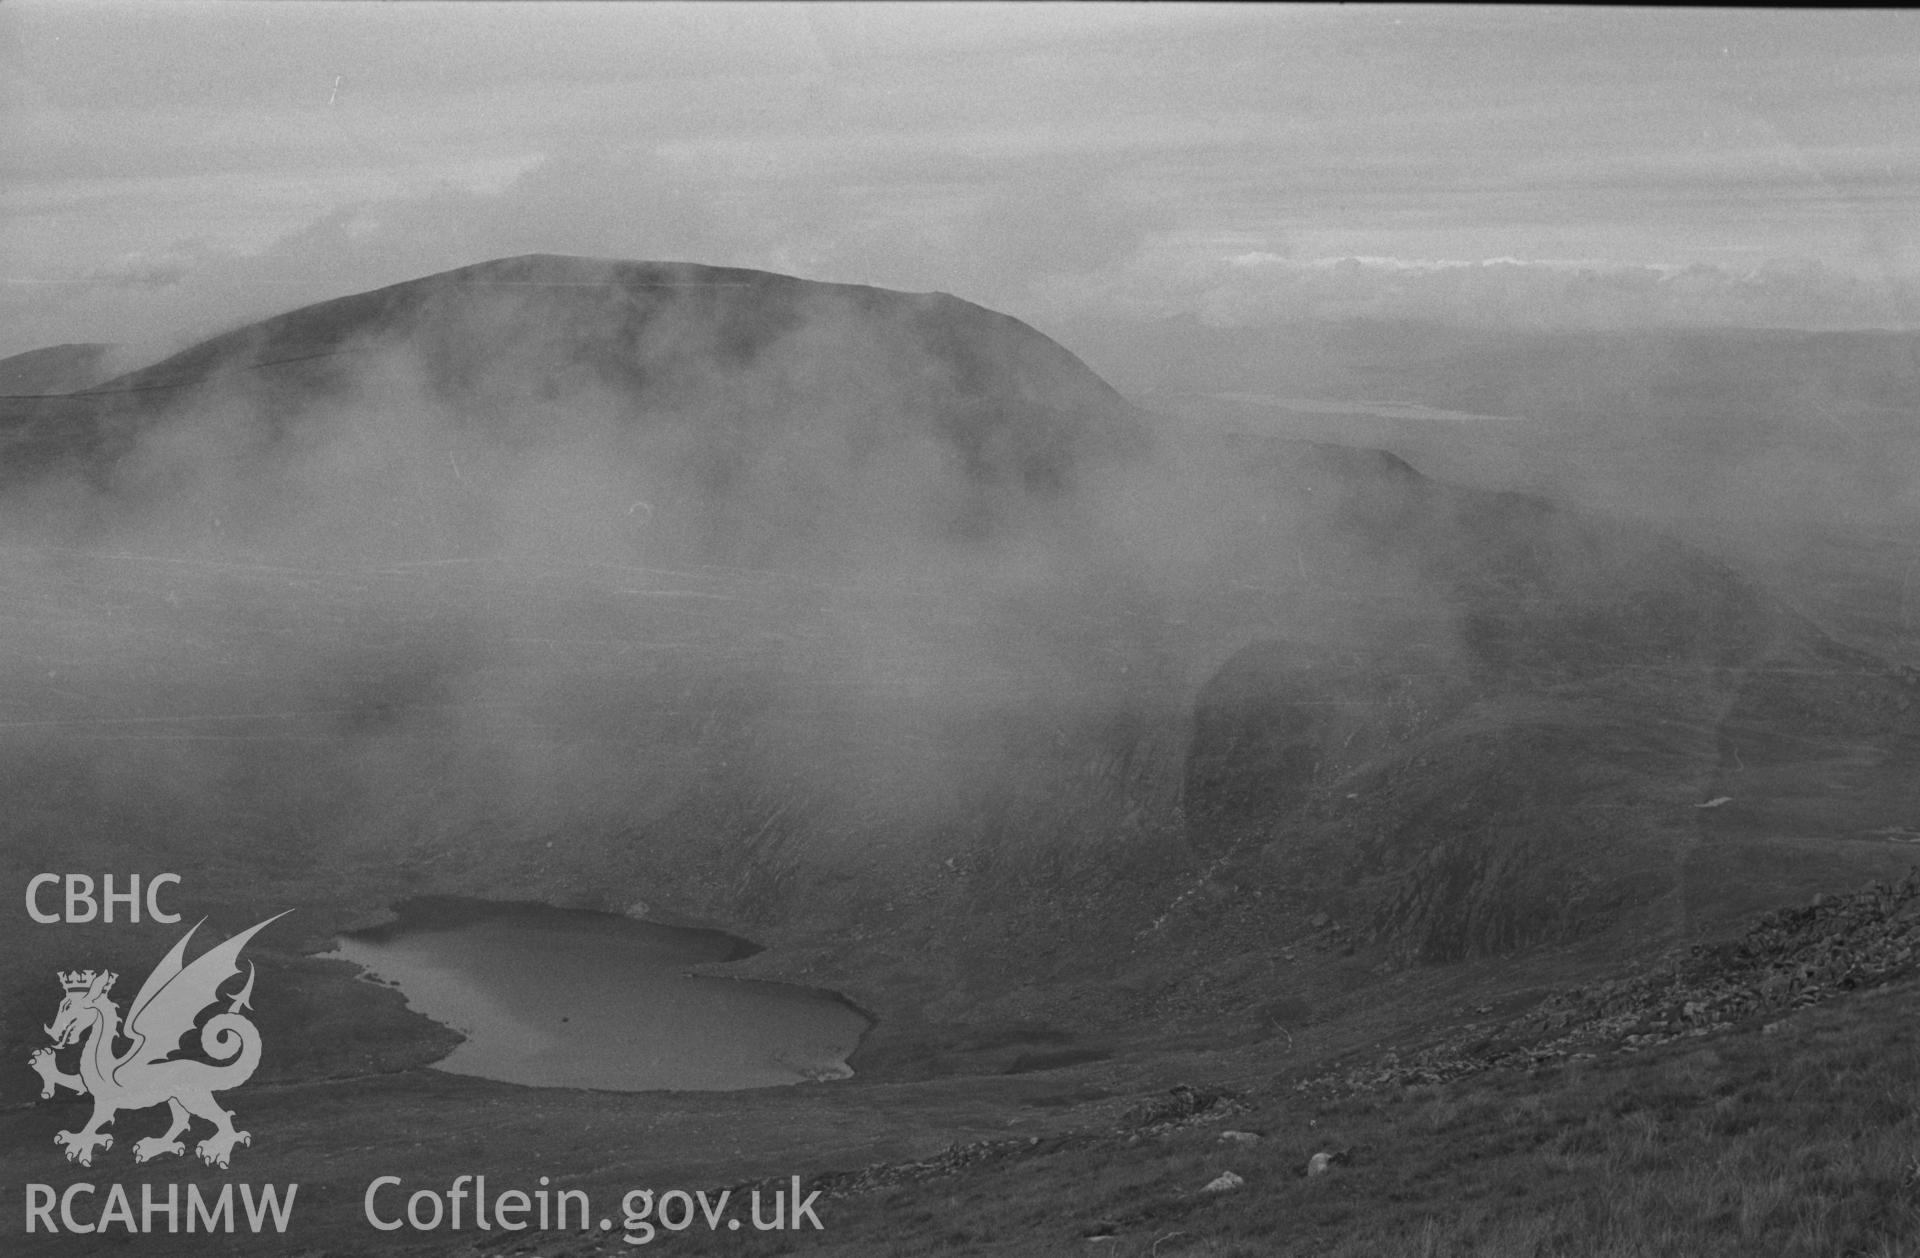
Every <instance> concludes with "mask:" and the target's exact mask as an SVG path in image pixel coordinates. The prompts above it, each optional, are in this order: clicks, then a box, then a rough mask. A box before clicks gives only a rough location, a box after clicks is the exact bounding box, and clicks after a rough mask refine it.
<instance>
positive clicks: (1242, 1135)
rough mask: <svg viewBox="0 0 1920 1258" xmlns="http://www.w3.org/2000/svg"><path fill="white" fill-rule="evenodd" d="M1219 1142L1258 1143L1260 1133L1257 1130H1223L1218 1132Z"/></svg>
mask: <svg viewBox="0 0 1920 1258" xmlns="http://www.w3.org/2000/svg"><path fill="white" fill-rule="evenodd" d="M1220 1143H1221V1144H1259V1143H1260V1133H1259V1132H1257V1131H1223V1132H1221V1133H1220Z"/></svg>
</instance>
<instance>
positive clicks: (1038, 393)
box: [7, 255, 1141, 562]
mask: <svg viewBox="0 0 1920 1258" xmlns="http://www.w3.org/2000/svg"><path fill="white" fill-rule="evenodd" d="M375 398H377V399H378V401H372V400H371V399H375ZM86 400H87V402H88V403H89V404H90V405H91V407H92V408H93V409H92V411H91V413H87V414H75V413H74V409H73V405H72V404H71V403H68V404H67V405H65V406H64V407H59V408H49V407H48V406H47V405H45V404H42V405H40V406H38V407H31V406H29V407H26V408H24V410H23V409H22V408H18V407H17V408H16V411H17V412H20V413H17V414H16V415H14V416H12V417H11V418H12V422H11V423H10V424H9V425H8V427H9V428H10V429H11V430H12V440H11V442H10V446H11V448H10V450H9V452H8V457H7V466H8V467H9V468H10V469H12V470H14V472H15V474H16V475H17V474H18V473H19V471H21V470H33V471H38V472H44V471H46V470H49V469H59V468H62V467H65V468H68V469H69V470H71V471H74V472H77V473H79V474H82V475H85V476H87V477H89V478H90V479H93V480H95V481H101V482H102V483H105V484H108V485H109V486H110V487H111V488H112V490H113V492H115V493H116V494H120V495H127V494H138V493H141V492H147V491H151V490H152V483H153V482H154V481H155V480H158V481H159V482H160V488H159V492H161V493H166V494H170V493H173V492H175V491H176V488H177V482H178V481H179V480H180V479H181V477H182V476H183V475H193V474H196V473H197V471H198V469H188V470H186V471H184V472H183V470H182V469H181V468H180V467H178V466H177V465H171V464H170V465H167V466H164V467H158V468H156V467H155V466H153V462H154V460H152V459H151V458H150V457H149V456H150V455H151V454H152V452H153V449H154V442H155V441H156V440H168V441H171V442H172V443H174V444H175V445H178V444H182V443H184V442H185V441H187V440H190V439H192V433H193V432H194V431H196V428H195V425H184V426H183V425H181V424H180V423H179V422H178V421H179V417H180V416H183V415H192V416H194V417H195V420H196V421H197V425H198V427H197V432H198V435H199V437H200V439H201V440H202V441H203V442H204V443H205V444H206V445H207V446H208V447H210V448H209V449H208V450H206V451H205V452H204V453H205V454H206V456H207V457H208V458H210V459H220V460H223V461H231V462H235V463H237V464H239V465H240V467H239V474H238V475H234V476H229V477H227V478H226V480H227V481H228V487H229V488H233V487H234V482H236V481H242V480H244V482H245V483H246V486H247V488H248V489H250V490H252V493H251V494H249V493H247V492H246V491H244V490H242V491H238V492H235V493H233V494H231V495H230V497H229V501H228V502H227V503H225V504H224V506H225V510H224V511H223V512H222V518H223V522H224V523H226V524H227V525H228V526H229V527H235V528H239V529H242V530H243V531H244V530H245V529H246V528H247V527H249V526H247V525H246V524H245V523H244V522H243V521H242V520H241V519H239V518H237V517H242V516H245V515H247V514H248V513H250V512H260V513H263V514H265V515H268V516H273V517H279V516H281V515H284V504H283V502H281V501H280V498H281V496H282V495H284V494H286V493H294V494H299V493H302V492H310V487H307V486H303V485H300V484H292V483H289V482H288V481H287V480H286V479H285V476H286V474H287V472H288V470H289V467H290V466H295V467H297V468H298V469H299V470H305V468H306V464H305V462H304V461H305V460H308V459H309V458H310V457H311V456H312V455H313V453H314V448H315V444H316V434H318V438H317V439H318V440H319V441H321V442H327V441H331V440H332V438H333V436H334V435H335V434H334V427H336V426H337V425H338V424H339V423H340V422H342V416H343V415H348V416H351V420H350V421H347V422H354V421H367V422H370V423H372V424H374V425H376V426H377V427H378V428H379V429H380V430H381V431H380V433H378V434H369V436H370V437H371V438H374V439H380V440H385V441H386V442H387V443H388V444H387V446H386V448H384V449H382V450H381V451H380V454H379V457H380V459H381V460H382V461H383V462H385V463H387V464H388V468H387V475H388V477H389V480H388V483H387V484H386V485H385V486H383V487H381V488H384V489H385V490H386V491H387V492H386V493H385V494H384V495H382V496H383V497H385V498H387V499H397V498H416V497H417V496H418V494H419V489H420V486H419V484H418V483H417V482H418V481H419V480H420V479H421V478H422V477H424V478H426V479H427V480H428V481H430V482H433V483H434V485H435V489H436V492H435V494H434V501H433V502H432V503H431V504H430V506H431V513H429V510H428V507H427V506H423V505H421V504H419V503H417V502H416V503H414V504H413V505H414V507H415V508H416V509H415V510H414V511H413V512H412V515H411V517H410V518H390V519H389V520H387V521H386V523H387V524H389V525H390V526H391V528H392V529H394V530H395V531H398V530H402V529H406V530H411V531H413V532H415V533H422V532H425V533H434V534H437V535H439V537H441V538H443V539H444V538H454V539H457V540H458V541H460V542H465V541H467V540H469V539H473V538H482V539H484V538H486V536H487V533H488V529H489V527H490V522H489V520H488V519H487V518H486V517H487V516H488V514H489V511H488V508H489V506H490V500H492V499H496V498H497V497H498V496H499V495H500V494H501V493H502V492H510V490H509V489H508V487H506V486H503V485H502V484H501V483H500V481H499V477H498V473H500V471H501V469H500V467H499V466H498V460H497V458H496V457H495V456H498V455H499V454H500V453H501V452H502V451H508V452H517V453H519V454H525V453H526V452H527V451H530V450H534V449H539V450H542V451H545V452H548V453H549V454H551V452H553V451H556V450H558V451H563V452H564V453H563V454H561V455H557V456H553V457H555V458H571V459H573V460H574V461H576V462H577V463H579V464H582V465H586V464H599V465H601V466H602V467H605V466H618V468H619V473H618V475H617V476H603V477H601V478H599V483H598V484H595V485H593V486H592V488H593V489H595V490H598V491H600V492H604V493H607V494H609V495H616V496H617V495H624V496H623V497H620V498H619V501H618V502H617V504H616V503H615V502H614V501H612V500H611V498H610V499H609V500H608V502H607V503H606V504H605V505H606V506H607V508H608V510H609V513H611V512H612V510H613V509H614V508H615V507H616V506H617V508H618V510H620V511H630V510H631V511H634V512H635V513H636V514H638V515H640V516H641V522H642V523H644V524H646V525H647V526H648V528H649V530H650V534H651V535H650V536H649V538H648V544H649V547H650V548H651V550H652V551H653V552H654V553H655V555H656V557H657V556H658V555H659V554H660V553H661V552H663V551H664V550H666V549H668V548H669V547H671V548H672V549H674V550H675V551H676V553H678V554H680V556H681V557H682V558H704V559H719V560H722V561H727V562H732V561H738V560H745V561H749V562H751V561H755V560H756V559H757V558H759V557H764V555H765V554H767V553H771V552H773V551H778V550H780V549H782V548H783V547H786V546H789V545H793V544H798V543H800V542H802V541H809V540H810V541H815V542H820V543H822V544H825V545H841V544H846V543H848V542H850V541H852V540H854V539H853V538H851V537H850V536H849V531H850V530H857V529H858V528H860V527H861V526H862V524H863V523H864V524H865V525H866V526H868V527H869V528H870V529H874V530H876V531H884V530H885V529H887V528H891V527H892V524H893V521H892V520H890V519H889V520H887V521H885V522H884V523H880V522H877V521H874V520H866V521H864V522H863V521H862V520H860V519H858V518H857V517H858V516H859V515H860V514H861V512H860V504H861V503H863V502H865V501H867V500H869V499H873V498H881V497H885V498H890V499H903V498H909V497H911V498H913V499H915V500H916V505H917V507H918V508H919V510H920V511H921V513H922V515H923V521H922V522H923V523H924V524H925V525H926V527H928V528H930V529H934V530H936V531H946V532H949V533H953V534H956V535H959V534H967V533H969V532H977V531H979V530H982V529H990V528H991V527H992V522H993V519H994V517H995V515H996V513H997V512H998V511H1000V510H1002V509H1003V508H1005V507H1006V505H1007V503H1008V502H1009V501H1012V500H1020V501H1025V500H1027V499H1029V498H1036V499H1037V498H1041V497H1044V496H1045V495H1046V493H1047V492H1049V491H1050V490H1057V489H1058V488H1059V484H1058V482H1059V481H1060V479H1061V478H1062V477H1063V476H1065V475H1066V474H1067V473H1068V471H1069V469H1071V468H1074V467H1077V466H1081V465H1084V464H1086V463H1088V462H1090V461H1091V460H1092V459H1093V457H1094V456H1095V455H1096V454H1097V453H1098V452H1099V451H1101V450H1107V451H1109V452H1111V451H1115V450H1121V449H1125V448H1127V447H1128V445H1129V444H1136V445H1137V444H1138V443H1139V441H1140V440H1141V433H1140V432H1139V430H1138V424H1137V421H1133V420H1131V419H1129V417H1128V408H1126V407H1125V406H1124V404H1122V403H1121V402H1120V399H1119V398H1118V396H1117V395H1116V394H1114V393H1113V392H1112V390H1111V389H1109V388H1108V387H1107V386H1106V385H1105V384H1104V383H1103V382H1102V381H1100V380H1099V379H1098V377H1096V376H1094V375H1093V374H1092V373H1091V372H1089V371H1087V370H1086V368H1085V367H1084V366H1083V365H1081V364H1080V363H1079V362H1078V360H1076V359H1074V358H1073V357H1072V355H1070V354H1068V353H1067V352H1066V351H1065V350H1063V349H1061V348H1060V347H1059V346H1058V345H1056V344H1054V343H1053V342H1051V341H1049V340H1047V339H1046V338H1045V337H1043V336H1040V335H1039V334H1038V333H1035V332H1034V331H1033V330H1032V329H1030V328H1027V327H1026V326H1025V325H1023V324H1020V323H1018V322H1017V321H1015V320H1012V319H1009V318H1007V317H1006V316H1004V315H999V314H995V313H993V312H991V311H987V310H984V309H981V308H980V307H977V306H973V305H970V304H968V303H966V302H962V301H959V300H957V299H955V298H952V297H948V296H945V295H943V294H904V293H892V292H885V291H882V290H878V289H871V288H863V287H857V286H851V285H830V284H818V283H810V282H807V281H801V280H794V279H790V278H787V277H784V276H776V275H770V274H766V273H764V272H753V271H743V270H735V269H729V268H719V267H702V266H694V265H691V264H663V263H630V262H613V261H602V260H594V259H584V258H566V257H556V256H547V255H533V256H528V257H521V258H510V259H503V260H500V261H497V262H490V263H483V264H480V265H477V266H471V267H465V268H461V269H459V270H456V271H451V272H446V273H444V274H441V275H435V276H430V277H427V278H424V279H420V280H414V281H409V282H407V283H403V284H397V285H393V286H391V287H388V288H384V289H379V290H376V291H373V292H369V293H362V294H357V295H355V296H351V297H345V298H340V299H337V300H334V301H328V302H322V303H319V304H317V305H313V306H308V307H304V308H302V309H300V310H296V311H292V312H290V313H288V314H285V315H281V316H278V317H276V318H273V319H268V320H264V321H262V322H260V323H257V324H253V325H250V326H248V327H245V328H241V329H238V330H236V331H234V332H231V333H228V334H226V335H223V336H220V337H216V338H214V339H212V340H210V341H207V342H204V343H202V344H200V345H198V346H195V347H193V348H191V349H188V350H186V351H183V352H182V353H179V354H176V355H174V356H173V357H171V358H168V359H166V360H164V361H162V362H160V363H156V364H154V365H152V366H150V367H147V368H144V369H141V370H139V371H136V372H133V373H131V374H128V375H124V376H121V377H118V378H116V379H114V380H111V381H107V382H105V383H103V384H102V385H100V386H99V387H97V388H95V389H92V390H89V391H88V393H87V395H86ZM394 406H404V407H407V408H409V409H414V410H418V411H422V412H426V414H424V415H422V416H420V417H418V419H416V420H415V421H414V422H410V423H409V424H408V425H407V426H406V431H405V433H404V434H401V433H398V432H396V431H395V428H394V426H393V425H392V424H390V423H389V422H386V419H390V417H385V418H376V417H375V416H376V415H377V413H378V412H379V411H380V409H381V408H383V407H394ZM316 412H322V413H324V415H325V418H324V419H315V418H314V415H315V413H316ZM210 416H211V417H213V418H211V419H210V418H209V417H210ZM421 420H423V421H424V422H420V421H421ZM182 427H185V428H187V429H188V430H189V434H188V435H184V436H183V435H182V434H181V433H179V432H177V431H173V430H177V429H181V428H182ZM170 432H171V433H172V435H171V436H169V435H168V434H169V433H170ZM401 442H409V443H410V444H406V445H405V446H404V447H403V446H402V445H401V444H400V443H401ZM335 444H336V446H337V445H338V443H335ZM211 447H217V449H213V448H211ZM196 453H200V452H196ZM176 462H177V461H176ZM567 470H568V471H569V472H571V471H575V470H577V469H575V468H572V467H569V468H568V469H567ZM449 471H451V472H452V473H453V479H454V480H455V481H456V482H457V486H464V489H463V490H462V491H461V492H458V493H456V492H454V491H453V490H451V489H447V488H444V487H442V486H440V485H439V482H441V481H444V480H446V479H448V478H447V476H446V473H447V472H449ZM295 474H296V475H297V474H298V472H297V471H296V473H295ZM582 479H585V478H582ZM263 487H266V488H263ZM263 497H264V498H267V499H270V501H269V502H268V503H266V504H265V506H264V511H263V512H262V511H261V507H262V504H261V503H260V502H259V499H260V498H263ZM718 504H724V507H723V508H721V509H714V508H715V507H716V506H717V505H718ZM370 505H373V504H371V503H368V502H361V503H357V504H355V506H356V509H364V508H366V507H368V506H370ZM892 510H893V508H892V507H891V506H884V507H883V508H881V509H880V510H879V511H877V512H875V513H871V514H877V515H886V514H887V513H888V512H890V511H892ZM826 516H832V517H833V521H837V522H838V523H839V525H841V526H844V527H841V528H839V529H838V530H837V531H836V528H835V527H834V523H833V521H829V520H826V519H825V518H824V517H826ZM626 523H631V521H628V522H626ZM670 529H678V530H680V534H679V535H677V536H676V537H674V538H673V539H671V541H669V540H668V539H667V538H665V536H664V535H665V534H666V533H667V532H668V531H669V530H670ZM481 546H482V548H484V546H485V542H484V541H482V543H481Z"/></svg>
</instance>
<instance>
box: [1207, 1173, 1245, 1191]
mask: <svg viewBox="0 0 1920 1258" xmlns="http://www.w3.org/2000/svg"><path fill="white" fill-rule="evenodd" d="M1246 1183H1247V1181H1246V1180H1244V1179H1241V1178H1240V1177H1239V1176H1238V1175H1235V1174H1234V1173H1233V1172H1232V1171H1222V1172H1220V1174H1218V1175H1216V1176H1215V1177H1214V1178H1213V1179H1211V1180H1209V1181H1207V1186H1206V1187H1205V1188H1202V1189H1201V1190H1200V1191H1201V1192H1206V1193H1222V1192H1233V1191H1234V1190H1235V1189H1238V1188H1244V1187H1246Z"/></svg>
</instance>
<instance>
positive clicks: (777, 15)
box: [0, 0, 1920, 354]
mask: <svg viewBox="0 0 1920 1258" xmlns="http://www.w3.org/2000/svg"><path fill="white" fill-rule="evenodd" d="M0 109H3V110H4V115H3V118H0V280H3V281H4V285H3V286H0V354H7V353H14V352H18V351H20V350H25V349H30V348H33V347H36V346H39V345H44V344H50V343H54V342H59V341H69V340H109V341H121V342H132V343H137V344H146V343H154V344H156V345H164V344H166V343H168V342H170V341H171V342H174V343H177V342H178V341H179V340H180V339H181V338H184V337H188V336H191V335H197V334H202V333H205V332H207V331H210V330H216V329H217V328H218V327H220V326H222V325H224V324H231V323H233V322H236V321H238V320H240V319H241V318H244V317H252V316H257V315H261V314H266V313H271V312H274V311H277V310H280V309H285V308H288V307H290V306H293V305H297V304H300V303H302V302H305V301H310V300H316V299H319V298H323V297H328V296H334V295H339V294H342V293H347V292H353V291H358V290H361V289H365V288H369V287H374V286H377V285H379V284H384V283H392V282H395V281H398V280H403V279H408V278H411V277H414V276H417V275H422V274H427V273H430V272H433V271H436V270H442V269H445V268H448V267H452V266H458V265H462V264H465V263H469V262H476V261H481V260H484V259H487V258H491V257H498V256H502V255H507V254H514V253H527V252H559V253H582V254H594V255H605V256H617V257H630V258H678V259H687V260H693V261H702V262H712V263H721V264H731V265H743V266H755V267H764V268H768V269H773V270H780V271H785V272H789V273H793V274H799V275H804V276H808V277H811V278H817V279H829V280H840V281H852V282H862V283H873V284H881V285H886V286H888V287H896V288H906V289H940V290H945V291H948V292H953V293H957V294H959V295H960V296H963V297H967V298H969V299H972V300H975V301H979V302H982V303H985V304H988V305H992V306H995V307H997V308H1000V309H1004V310H1008V311H1011V312H1012V313H1015V314H1019V315H1022V316H1023V317H1027V318H1030V319H1032V320H1034V321H1035V322H1038V323H1040V324H1041V325H1042V326H1045V327H1048V328H1049V329H1050V330H1056V331H1057V330H1058V329H1062V328H1070V327H1071V326H1072V325H1073V324H1074V323H1075V322H1076V321H1079V320H1082V319H1089V318H1101V317H1119V318H1155V317H1161V316H1165V315H1170V314H1181V313H1186V314H1193V315H1196V316H1198V317H1200V318H1203V319H1207V320H1210V321H1212V322H1215V323H1223V324H1247V323H1258V322H1261V321H1272V320H1286V319H1296V318H1313V317H1339V316H1342V315H1348V314H1355V313H1362V314H1408V315H1414V316H1419V317H1430V318H1451V319H1462V320H1467V321H1473V322H1490V323H1496V324H1497V323H1503V322H1517V323H1526V324H1534V323H1548V324H1554V323H1562V324H1576V325H1593V324H1601V325H1606V324H1620V323H1627V324H1637V323H1641V322H1648V321H1653V322H1669V323H1706V324H1713V323H1736V324H1745V325H1754V324H1761V325H1778V326H1862V325H1865V326H1889V325H1901V326H1910V325H1915V324H1920V303H1916V300H1915V296H1914V294H1915V293H1916V292H1920V17H1916V16H1914V15H1912V14H1908V13H1903V12H1879V13H1874V12H1855V13H1839V14H1830V13H1824V12H1817V11H1816V12H1770V11H1739V10H1731V11H1729V10H1711V11H1697V12H1680V13H1676V12H1672V11H1644V12H1643V11H1637V10H1622V9H1541V8H1522V9H1473V8H1459V9H1449V8H1433V7H1419V8H1407V9H1396V8H1385V7H1377V8H1368V7H1362V8H1332V7H1329V8H1316V7H1305V6H1300V7H1296V6H1249V7H1206V6H1193V7H1188V6H1175V5H1151V6H1113V7H1104V6H1093V5H1012V6H993V5H952V6H937V5H923V4H911V5H898V6H895V5H882V4H856V5H838V4H835V5H814V6H806V5H794V4H778V5H768V6H750V5H741V6H727V5H719V4H704V3H703V4H698V5H694V6H687V7H681V6H677V5H666V4H657V5H656V4H595V5H571V4H540V5H533V4H513V3H493V4H455V3H438V4H406V3H394V4H344V3H318V4H299V3H271V4H270V3H264V2H256V3H243V2H239V0H230V2H227V3H217V4H215V3H184V2H177V3H155V2H153V0H135V2H128V3H99V4H93V3H86V2H85V0H59V2H51V0H7V2H6V3H3V4H0Z"/></svg>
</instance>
